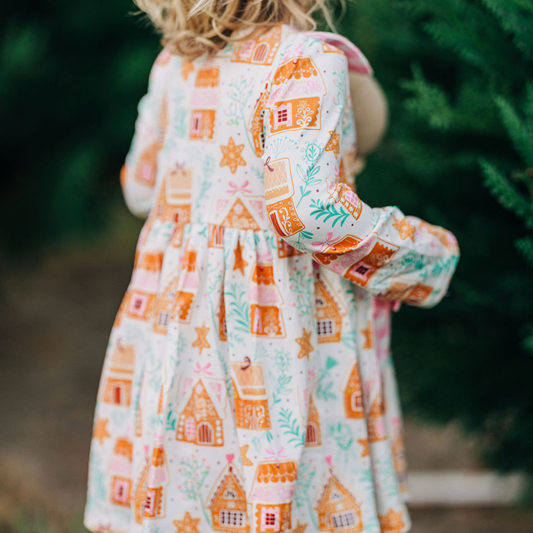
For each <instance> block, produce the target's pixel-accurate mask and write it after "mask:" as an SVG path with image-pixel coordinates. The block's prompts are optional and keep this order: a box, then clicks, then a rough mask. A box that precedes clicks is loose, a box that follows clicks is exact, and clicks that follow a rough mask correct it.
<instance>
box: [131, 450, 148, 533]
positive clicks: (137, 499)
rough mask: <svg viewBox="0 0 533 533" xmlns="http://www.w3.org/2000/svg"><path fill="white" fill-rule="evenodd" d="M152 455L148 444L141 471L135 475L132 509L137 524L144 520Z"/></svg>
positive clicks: (140, 467)
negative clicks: (149, 452) (149, 453)
mask: <svg viewBox="0 0 533 533" xmlns="http://www.w3.org/2000/svg"><path fill="white" fill-rule="evenodd" d="M150 464H151V461H150V456H149V455H148V447H147V446H146V453H145V457H144V459H143V461H142V462H141V464H140V466H139V471H138V473H137V475H136V476H135V479H136V481H135V485H134V486H133V491H132V503H131V506H132V509H133V514H134V516H135V522H136V523H137V524H142V523H143V521H144V508H145V505H146V496H147V493H148V490H147V481H148V474H149V472H150Z"/></svg>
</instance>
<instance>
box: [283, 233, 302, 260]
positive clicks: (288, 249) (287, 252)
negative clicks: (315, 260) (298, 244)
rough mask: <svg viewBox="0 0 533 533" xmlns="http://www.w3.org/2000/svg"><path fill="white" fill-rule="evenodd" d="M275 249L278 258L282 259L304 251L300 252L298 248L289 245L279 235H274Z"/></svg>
mask: <svg viewBox="0 0 533 533" xmlns="http://www.w3.org/2000/svg"><path fill="white" fill-rule="evenodd" d="M276 250H277V252H278V257H279V258H280V259H284V258H285V257H294V256H296V255H304V252H300V250H298V249H297V248H295V247H294V246H291V245H290V244H289V243H288V242H287V241H284V240H283V239H282V238H281V237H279V236H276Z"/></svg>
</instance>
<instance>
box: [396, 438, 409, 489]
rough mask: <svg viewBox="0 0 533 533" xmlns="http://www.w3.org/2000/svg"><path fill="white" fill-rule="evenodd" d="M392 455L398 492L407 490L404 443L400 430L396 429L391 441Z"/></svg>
mask: <svg viewBox="0 0 533 533" xmlns="http://www.w3.org/2000/svg"><path fill="white" fill-rule="evenodd" d="M392 457H393V463H394V470H395V471H396V475H397V476H398V483H399V485H400V492H407V490H408V487H407V458H406V454H405V445H404V442H403V437H402V434H401V431H400V430H397V432H396V436H395V437H394V439H393V441H392Z"/></svg>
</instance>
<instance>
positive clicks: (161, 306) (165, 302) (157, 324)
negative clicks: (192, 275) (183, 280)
mask: <svg viewBox="0 0 533 533" xmlns="http://www.w3.org/2000/svg"><path fill="white" fill-rule="evenodd" d="M177 293H178V276H175V277H174V278H173V279H172V280H171V281H170V283H169V284H168V285H167V286H166V287H165V290H164V291H163V292H162V293H161V295H160V296H159V297H158V299H157V301H156V303H155V320H154V331H155V332H156V333H161V334H162V335H165V334H166V333H167V331H168V326H169V324H170V320H171V318H172V310H173V308H174V305H175V303H176V295H177Z"/></svg>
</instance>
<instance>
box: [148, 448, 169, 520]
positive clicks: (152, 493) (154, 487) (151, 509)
mask: <svg viewBox="0 0 533 533" xmlns="http://www.w3.org/2000/svg"><path fill="white" fill-rule="evenodd" d="M168 481H169V476H168V467H167V464H166V457H165V451H164V449H163V445H162V444H158V445H156V446H154V449H153V450H152V461H151V464H150V469H149V471H148V476H147V479H146V499H145V502H144V517H145V518H163V517H164V516H165V499H166V498H165V488H166V485H167V484H168Z"/></svg>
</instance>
